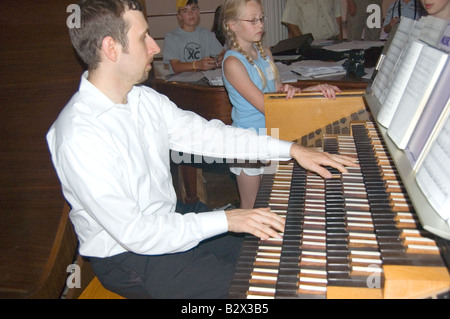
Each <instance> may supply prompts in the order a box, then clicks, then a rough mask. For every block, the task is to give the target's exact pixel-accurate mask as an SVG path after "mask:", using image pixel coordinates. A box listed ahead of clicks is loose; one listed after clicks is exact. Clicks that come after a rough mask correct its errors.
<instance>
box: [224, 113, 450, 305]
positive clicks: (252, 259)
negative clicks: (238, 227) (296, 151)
mask: <svg viewBox="0 0 450 319" xmlns="http://www.w3.org/2000/svg"><path fill="white" fill-rule="evenodd" d="M357 108H359V107H357ZM354 111H358V110H357V109H356V110H353V111H352V112H354ZM349 131H350V133H351V134H349V135H326V134H325V135H323V136H322V142H323V150H324V151H327V152H329V153H336V154H345V155H348V156H353V157H356V158H357V159H358V162H359V167H357V168H349V169H348V173H345V174H340V173H339V172H338V171H337V170H334V169H331V168H330V169H331V171H332V173H333V177H332V178H331V179H327V180H324V179H322V178H321V177H320V176H318V175H316V174H314V173H311V172H308V171H306V170H304V169H303V168H302V167H300V166H299V165H298V164H297V163H294V162H292V161H291V162H286V163H284V162H281V163H278V165H277V168H276V171H275V172H274V173H273V174H265V175H264V176H263V178H262V181H261V187H260V191H259V194H258V197H257V200H256V203H255V207H270V208H271V210H272V211H273V212H276V213H277V214H280V215H282V216H283V217H285V218H286V226H285V230H284V232H283V234H282V239H270V240H260V239H258V238H256V237H253V236H250V235H249V236H247V237H246V239H245V241H244V244H243V247H242V251H241V256H240V258H239V261H238V265H237V269H236V273H235V276H234V278H233V282H232V284H231V287H230V292H229V297H230V298H428V297H436V296H443V295H445V296H448V291H449V290H450V277H449V273H448V269H447V266H446V264H445V262H444V260H443V259H442V257H441V251H440V248H439V246H438V245H437V244H436V241H435V237H434V236H433V235H432V234H430V233H428V232H427V231H425V230H424V229H422V227H421V224H420V222H419V220H418V218H417V216H416V214H415V211H414V208H413V206H412V204H411V201H410V199H409V197H408V194H407V192H406V191H405V188H404V185H403V184H402V180H401V179H400V177H399V176H398V173H397V170H396V168H395V165H394V164H393V162H392V159H391V157H390V154H389V152H388V150H387V149H386V146H385V144H384V141H383V139H382V138H381V137H380V134H379V132H378V129H377V127H376V125H375V124H374V123H373V122H372V121H371V120H370V119H369V120H364V121H362V122H359V121H356V122H353V123H351V124H350V125H349ZM272 165H274V164H272Z"/></svg>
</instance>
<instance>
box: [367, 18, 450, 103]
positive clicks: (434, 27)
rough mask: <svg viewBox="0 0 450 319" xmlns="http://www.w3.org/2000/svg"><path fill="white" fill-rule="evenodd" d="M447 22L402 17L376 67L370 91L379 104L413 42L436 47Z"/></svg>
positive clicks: (385, 95)
mask: <svg viewBox="0 0 450 319" xmlns="http://www.w3.org/2000/svg"><path fill="white" fill-rule="evenodd" d="M447 25H448V23H447V21H445V20H442V19H439V18H435V17H431V16H427V17H423V18H421V19H420V20H419V21H415V20H412V19H408V18H405V17H403V18H402V19H401V21H400V24H399V25H398V29H397V31H396V32H395V34H394V38H393V39H392V41H391V43H390V45H389V48H388V51H387V52H386V55H385V56H383V60H382V63H381V64H380V65H379V66H378V70H377V71H378V73H377V76H376V78H375V79H374V81H373V83H372V85H371V90H372V93H373V94H374V95H375V96H376V97H377V98H378V101H379V102H380V103H381V104H384V101H385V99H386V97H387V94H388V92H389V90H390V88H391V86H392V83H393V81H394V75H395V74H397V72H398V68H399V65H400V63H401V61H402V60H403V59H404V58H405V56H406V50H407V48H408V47H409V46H410V44H411V43H412V42H414V41H417V40H421V41H423V42H425V43H427V44H429V45H431V46H434V47H436V46H437V45H438V43H439V42H440V41H441V39H442V36H443V34H444V32H445V30H446V28H447Z"/></svg>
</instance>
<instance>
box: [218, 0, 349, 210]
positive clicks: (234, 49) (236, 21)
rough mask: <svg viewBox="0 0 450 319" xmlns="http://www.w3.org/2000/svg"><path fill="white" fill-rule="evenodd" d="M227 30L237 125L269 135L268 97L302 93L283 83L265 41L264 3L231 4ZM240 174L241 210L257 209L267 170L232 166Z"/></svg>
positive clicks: (326, 90)
mask: <svg viewBox="0 0 450 319" xmlns="http://www.w3.org/2000/svg"><path fill="white" fill-rule="evenodd" d="M222 10H223V28H224V33H225V36H226V38H227V45H228V47H229V50H228V51H227V52H226V53H225V56H224V60H223V69H222V70H223V71H222V72H223V80H224V85H225V88H226V89H227V91H228V95H229V98H230V102H231V104H232V106H233V109H232V113H231V117H232V120H233V125H234V126H237V127H241V128H246V129H254V130H256V132H257V133H259V134H263V133H264V132H265V130H264V128H265V116H264V93H268V92H284V93H286V98H287V99H290V98H292V97H293V96H294V95H295V94H296V93H300V89H299V88H297V87H293V86H291V85H288V84H284V85H283V84H282V83H281V81H280V77H279V73H278V70H277V67H276V66H275V64H274V62H273V57H272V55H271V53H270V50H269V49H268V48H265V47H263V45H262V44H261V39H262V36H263V32H264V21H265V19H266V18H265V16H264V12H263V10H262V5H261V1H260V0H227V1H225V3H224V5H223V8H222ZM303 91H321V92H322V93H323V95H324V96H325V97H327V98H331V99H334V98H335V96H336V92H339V91H340V90H339V89H338V88H337V87H335V86H331V85H328V84H323V85H317V86H312V87H308V88H306V89H304V90H303ZM230 170H231V171H232V172H233V173H234V174H236V181H237V184H238V190H239V195H240V201H241V202H240V205H241V208H253V205H254V202H255V198H256V195H257V193H258V189H259V184H260V180H261V174H262V173H263V172H264V166H261V165H260V164H250V165H247V164H244V165H243V164H237V165H231V167H230Z"/></svg>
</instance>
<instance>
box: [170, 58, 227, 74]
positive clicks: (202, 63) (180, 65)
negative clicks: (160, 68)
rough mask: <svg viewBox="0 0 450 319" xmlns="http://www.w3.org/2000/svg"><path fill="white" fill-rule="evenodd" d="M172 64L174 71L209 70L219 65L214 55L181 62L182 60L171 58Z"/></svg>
mask: <svg viewBox="0 0 450 319" xmlns="http://www.w3.org/2000/svg"><path fill="white" fill-rule="evenodd" d="M170 65H171V66H172V69H173V72H175V73H181V72H197V71H207V70H213V69H215V68H218V67H219V64H218V62H217V61H216V59H215V58H212V57H206V58H203V59H201V60H196V61H193V62H180V60H170Z"/></svg>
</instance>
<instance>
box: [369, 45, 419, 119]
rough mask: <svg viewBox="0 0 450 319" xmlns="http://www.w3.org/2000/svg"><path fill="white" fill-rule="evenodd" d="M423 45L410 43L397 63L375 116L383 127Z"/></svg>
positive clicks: (406, 82)
mask: <svg viewBox="0 0 450 319" xmlns="http://www.w3.org/2000/svg"><path fill="white" fill-rule="evenodd" d="M423 46H424V45H423V44H422V43H420V42H413V43H411V45H410V46H409V48H408V49H406V52H405V56H404V58H403V59H402V60H401V61H400V63H399V67H398V68H397V70H398V71H397V72H395V74H394V76H393V81H392V85H391V86H390V87H389V89H388V90H386V91H387V92H388V93H387V95H386V98H385V99H384V100H383V103H382V104H381V105H382V107H381V109H380V113H378V117H377V120H378V122H379V123H380V124H381V125H383V126H384V127H389V124H390V123H391V120H392V118H393V117H394V114H395V111H396V109H397V106H398V103H399V102H400V100H401V98H402V95H403V92H404V91H405V89H406V85H407V84H408V81H409V79H410V77H411V74H412V72H413V70H414V66H415V65H416V62H417V59H418V58H419V55H420V52H421V51H422V48H423ZM380 103H381V102H380Z"/></svg>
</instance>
